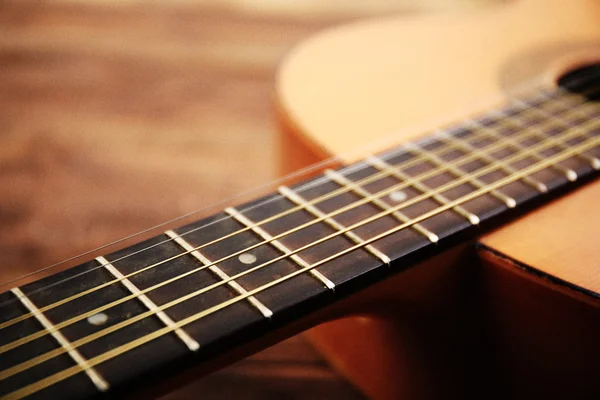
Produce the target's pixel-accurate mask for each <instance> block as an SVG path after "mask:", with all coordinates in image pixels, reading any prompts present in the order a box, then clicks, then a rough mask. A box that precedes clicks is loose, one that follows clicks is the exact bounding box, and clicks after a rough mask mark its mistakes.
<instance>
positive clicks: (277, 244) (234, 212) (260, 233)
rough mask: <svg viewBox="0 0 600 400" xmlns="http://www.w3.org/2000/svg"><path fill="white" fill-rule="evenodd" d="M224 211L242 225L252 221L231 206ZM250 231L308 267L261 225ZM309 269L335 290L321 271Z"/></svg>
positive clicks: (300, 264) (248, 224) (306, 263)
mask: <svg viewBox="0 0 600 400" xmlns="http://www.w3.org/2000/svg"><path fill="white" fill-rule="evenodd" d="M225 212H226V213H228V214H229V215H231V216H232V217H233V218H235V219H236V220H237V221H238V222H239V223H241V224H242V225H246V226H250V225H252V221H251V220H250V219H249V218H248V217H246V216H245V215H243V214H242V213H241V212H239V211H238V210H236V209H235V208H233V207H228V208H226V209H225ZM252 231H253V232H254V233H256V234H257V235H258V236H260V237H261V238H263V240H269V241H270V242H269V243H271V244H272V245H273V246H274V247H275V248H276V249H277V250H279V251H280V252H282V253H283V254H285V255H288V256H289V257H290V259H291V260H292V261H294V262H295V263H296V264H298V265H299V266H301V267H310V264H309V263H308V262H306V261H305V260H304V259H303V258H302V257H300V256H299V255H298V254H292V250H290V249H289V248H288V247H287V246H286V245H284V244H283V243H282V242H281V241H279V240H277V239H273V236H272V235H271V234H270V233H268V232H267V231H265V230H264V229H262V228H261V227H259V226H254V227H253V228H252ZM310 271H311V275H312V276H314V277H315V278H316V279H317V280H318V281H320V282H321V283H322V284H324V285H325V287H327V288H328V289H331V290H335V283H333V282H332V281H331V280H330V279H329V278H327V277H326V276H325V275H323V274H322V273H321V272H319V271H317V270H316V269H311V270H310Z"/></svg>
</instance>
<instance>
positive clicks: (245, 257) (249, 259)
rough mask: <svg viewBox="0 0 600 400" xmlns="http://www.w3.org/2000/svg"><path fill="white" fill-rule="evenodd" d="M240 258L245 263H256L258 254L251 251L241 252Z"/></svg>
mask: <svg viewBox="0 0 600 400" xmlns="http://www.w3.org/2000/svg"><path fill="white" fill-rule="evenodd" d="M238 259H239V260H240V261H241V262H242V263H244V264H254V263H255V262H256V256H255V255H254V254H250V253H243V254H240V256H239V257H238Z"/></svg>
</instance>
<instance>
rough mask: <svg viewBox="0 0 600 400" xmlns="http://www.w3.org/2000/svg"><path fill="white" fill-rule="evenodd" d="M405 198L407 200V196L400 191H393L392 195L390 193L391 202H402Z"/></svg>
mask: <svg viewBox="0 0 600 400" xmlns="http://www.w3.org/2000/svg"><path fill="white" fill-rule="evenodd" d="M407 198H408V196H407V195H406V193H404V192H403V191H400V190H394V191H393V192H392V193H390V199H391V200H392V201H395V202H396V203H399V202H401V201H404V200H406V199H407Z"/></svg>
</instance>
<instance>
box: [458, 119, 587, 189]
mask: <svg viewBox="0 0 600 400" xmlns="http://www.w3.org/2000/svg"><path fill="white" fill-rule="evenodd" d="M467 123H468V124H470V125H471V126H472V127H474V128H475V129H481V130H483V131H484V132H487V133H488V134H489V135H490V136H492V137H494V138H495V139H497V140H499V141H501V142H504V143H506V144H508V145H509V146H511V147H512V148H514V149H517V150H519V151H522V150H523V149H524V147H523V146H521V145H520V144H519V143H518V142H516V141H515V140H513V139H512V138H510V137H508V136H503V135H501V134H499V133H498V132H496V131H495V130H494V129H491V128H489V127H487V126H485V125H483V124H481V123H479V122H478V121H474V120H473V121H468V122H467ZM532 133H533V132H532ZM530 156H531V157H532V158H535V159H536V160H538V161H542V160H544V157H542V156H540V155H539V154H537V153H532V154H530ZM551 167H552V168H554V169H557V170H559V171H560V172H562V173H563V174H564V175H565V176H566V177H567V179H568V180H570V181H571V182H574V181H576V180H577V172H575V171H573V170H572V169H571V168H567V167H564V166H562V165H558V164H556V165H552V166H551Z"/></svg>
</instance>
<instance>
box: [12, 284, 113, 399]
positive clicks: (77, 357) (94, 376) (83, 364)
mask: <svg viewBox="0 0 600 400" xmlns="http://www.w3.org/2000/svg"><path fill="white" fill-rule="evenodd" d="M10 291H11V292H12V293H13V294H14V295H15V296H17V298H18V299H19V301H21V303H22V304H23V305H24V306H25V308H27V310H28V311H29V312H30V313H32V314H33V315H34V316H35V318H36V319H37V320H38V322H39V323H40V324H42V326H43V327H44V329H46V330H47V331H48V332H49V333H50V335H52V337H53V338H54V339H55V340H56V341H57V342H58V343H59V344H60V345H61V346H62V347H63V348H64V349H65V351H66V352H67V354H69V356H71V358H72V359H73V361H75V362H76V363H77V365H78V366H79V367H80V368H81V369H82V370H83V372H85V374H86V375H87V376H88V377H89V378H90V379H91V380H92V382H93V383H94V385H95V386H96V388H97V389H98V390H100V391H101V392H105V391H107V390H108V388H109V384H108V382H106V380H104V378H103V377H102V376H100V374H99V373H98V371H96V370H95V369H94V368H93V367H92V366H90V365H89V364H88V362H87V360H86V359H85V358H84V357H83V356H82V355H81V353H80V352H79V351H78V350H77V349H76V348H74V347H73V346H72V345H71V342H69V340H68V339H67V338H66V337H65V336H64V335H63V334H62V333H61V332H60V331H59V330H58V329H57V328H55V327H54V325H53V324H52V322H50V320H48V318H46V316H45V315H44V314H43V313H42V312H41V311H40V310H39V309H38V308H37V307H36V306H35V304H33V302H32V301H31V300H29V298H28V297H27V296H25V293H23V291H21V289H19V288H12V289H10Z"/></svg>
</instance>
